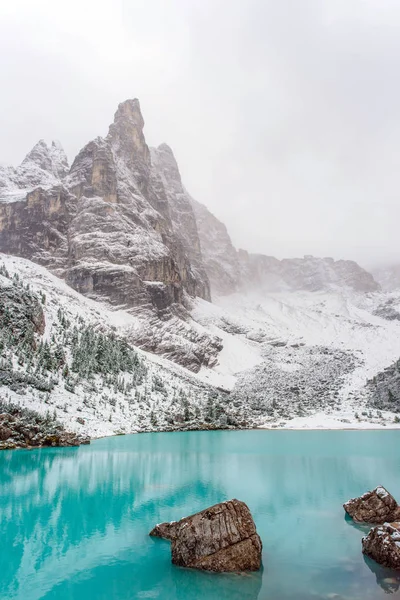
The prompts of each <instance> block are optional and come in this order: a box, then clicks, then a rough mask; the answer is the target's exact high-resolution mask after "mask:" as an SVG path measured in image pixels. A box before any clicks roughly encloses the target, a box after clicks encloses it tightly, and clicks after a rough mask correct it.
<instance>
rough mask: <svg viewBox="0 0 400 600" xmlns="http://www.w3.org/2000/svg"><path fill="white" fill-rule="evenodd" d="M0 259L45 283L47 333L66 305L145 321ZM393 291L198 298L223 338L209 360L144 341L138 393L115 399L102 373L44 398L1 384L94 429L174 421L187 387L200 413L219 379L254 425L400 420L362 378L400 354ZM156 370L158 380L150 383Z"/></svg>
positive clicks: (89, 318) (210, 328)
mask: <svg viewBox="0 0 400 600" xmlns="http://www.w3.org/2000/svg"><path fill="white" fill-rule="evenodd" d="M0 263H4V264H5V265H6V267H7V269H8V270H9V272H10V273H11V274H12V273H14V272H17V273H18V274H19V275H20V277H21V278H22V279H23V280H24V281H26V282H29V284H30V286H31V289H32V290H33V291H36V292H44V293H45V294H46V304H45V316H46V331H45V334H44V336H45V337H46V338H47V339H50V338H51V336H52V335H54V331H55V330H56V327H57V311H58V309H59V308H62V310H63V311H65V313H66V314H67V315H68V317H69V318H71V319H72V320H75V321H76V320H78V319H81V320H83V321H84V322H85V323H86V324H93V326H94V327H95V328H100V329H101V330H102V331H115V332H116V333H117V334H118V335H120V336H127V337H129V332H130V331H132V329H135V328H137V327H138V326H140V324H138V316H134V315H133V314H130V313H129V312H126V311H123V310H112V309H111V308H110V307H108V306H106V305H104V304H100V303H98V302H95V301H93V300H90V299H88V298H85V297H83V296H81V295H80V294H78V293H77V292H75V291H74V290H72V289H71V288H70V287H69V286H67V285H66V284H65V283H64V282H63V281H62V280H60V279H58V278H57V277H55V276H53V275H51V274H50V273H49V272H48V271H47V270H46V269H45V268H44V267H40V266H38V265H36V264H33V263H31V262H30V261H27V260H24V259H21V258H16V257H12V256H5V255H0ZM387 301H390V306H391V307H392V308H393V307H394V309H396V308H397V307H399V306H400V294H397V295H396V293H391V294H389V293H378V292H374V293H368V294H356V293H354V292H350V291H347V290H345V291H343V290H334V291H330V292H314V293H313V292H294V293H290V292H285V293H279V294H278V293H275V294H271V293H260V292H258V293H249V294H247V295H245V294H240V295H239V294H235V295H232V296H227V297H223V298H219V299H217V300H216V301H215V302H214V304H210V303H208V302H205V301H203V300H196V302H195V305H194V309H193V311H192V316H193V319H194V322H193V324H192V326H193V327H194V328H197V329H198V331H199V332H202V331H204V332H205V333H208V334H211V335H213V336H218V337H219V338H221V340H222V343H223V349H222V351H221V352H220V353H219V355H218V363H217V364H216V365H215V366H214V367H213V368H205V367H203V368H202V369H201V370H200V372H199V373H197V374H193V373H191V372H189V371H187V370H186V369H185V368H184V367H181V366H179V365H177V364H174V363H172V362H171V361H169V360H167V359H165V358H163V357H162V356H155V355H153V354H150V353H147V352H144V351H141V350H138V352H139V354H140V356H141V357H142V360H143V361H144V364H145V366H146V377H145V379H144V381H143V383H141V384H140V386H139V387H138V389H137V390H136V395H135V394H133V397H128V396H127V395H126V394H125V395H124V394H119V392H117V393H116V395H115V403H113V404H112V405H111V406H110V404H109V403H108V402H107V400H106V396H107V394H108V391H107V390H106V391H105V392H104V390H103V389H102V388H101V386H100V382H95V386H94V389H84V388H82V389H81V388H79V389H78V391H77V392H76V393H70V392H69V391H68V390H66V389H65V388H64V387H63V385H57V386H56V388H55V389H54V391H53V392H52V394H51V395H50V397H46V398H45V397H44V394H40V393H36V392H35V391H32V392H29V393H27V394H25V395H24V396H21V394H17V393H15V392H13V391H11V390H9V389H7V388H4V387H3V388H2V390H1V391H2V394H3V395H4V394H6V397H8V398H9V399H11V400H13V401H17V402H20V403H23V404H25V405H27V406H29V407H30V408H34V409H36V410H39V411H40V412H45V411H47V410H51V412H52V413H53V412H55V413H56V415H57V418H59V419H60V420H61V421H62V422H63V423H64V424H66V425H68V427H69V428H70V429H73V430H74V431H77V432H82V433H83V432H84V433H88V434H89V435H91V436H93V437H98V436H103V435H113V434H116V433H130V432H135V431H143V430H148V429H149V428H151V423H150V421H149V419H150V414H153V416H154V415H156V423H153V427H152V428H153V429H154V430H162V429H164V428H165V427H166V424H167V422H168V421H167V419H168V417H169V416H171V415H172V416H174V417H176V418H177V419H178V420H179V418H180V412H182V405H181V400H180V398H181V397H183V396H184V397H185V398H186V399H187V400H188V401H189V405H190V411H191V414H193V418H194V417H195V415H196V414H197V416H198V415H199V412H201V411H203V410H204V407H205V406H206V404H207V401H208V398H209V394H210V390H212V389H213V388H219V389H220V390H227V391H230V392H231V395H230V404H231V408H232V410H233V411H236V413H238V414H239V416H240V418H241V421H240V422H244V421H247V425H248V426H258V427H263V428H276V427H286V428H296V429H297V428H299V429H303V428H311V429H319V428H332V429H336V428H343V429H345V428H358V429H362V428H379V427H387V428H389V427H396V428H397V427H399V426H400V424H397V423H395V422H394V419H395V415H394V414H393V413H386V412H379V411H376V410H372V411H371V409H370V408H369V407H368V406H367V400H368V398H367V395H366V392H365V389H364V386H365V383H366V380H367V379H368V378H371V377H373V376H374V375H375V374H376V373H377V372H379V371H382V370H383V369H384V368H385V367H387V366H389V365H390V364H391V363H393V362H394V361H396V360H397V359H398V358H399V357H400V321H399V320H386V319H385V318H383V317H382V316H376V315H375V314H373V313H374V312H375V311H376V310H377V308H378V307H380V306H382V305H384V304H385V303H386V302H387ZM124 377H125V376H124ZM160 378H161V380H162V382H163V386H162V389H161V391H160V390H158V389H157V385H155V383H157V380H158V379H160ZM126 380H127V381H128V376H126ZM96 386H97V387H96ZM177 397H178V400H177V399H176V398H177ZM264 400H265V402H264ZM294 400H295V401H294ZM235 406H236V408H235ZM77 419H79V421H78V420H77ZM80 421H84V424H82V423H80Z"/></svg>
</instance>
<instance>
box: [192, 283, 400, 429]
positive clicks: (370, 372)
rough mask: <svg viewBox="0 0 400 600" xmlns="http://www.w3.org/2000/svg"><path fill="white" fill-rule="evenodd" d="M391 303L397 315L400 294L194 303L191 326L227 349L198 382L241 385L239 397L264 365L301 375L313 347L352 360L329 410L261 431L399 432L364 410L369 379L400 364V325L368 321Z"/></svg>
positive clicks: (339, 293) (383, 416) (265, 296)
mask: <svg viewBox="0 0 400 600" xmlns="http://www.w3.org/2000/svg"><path fill="white" fill-rule="evenodd" d="M388 300H389V301H390V305H391V306H394V307H398V306H399V305H400V294H399V293H397V294H396V293H391V294H388V293H381V292H374V293H368V294H357V293H355V292H350V291H348V290H345V291H343V290H335V291H330V292H295V293H275V294H271V293H260V292H258V293H249V294H247V295H242V294H235V295H232V296H227V297H222V298H219V299H217V300H216V301H215V303H214V304H213V305H210V304H208V303H205V302H204V301H201V300H198V301H197V305H196V309H195V310H194V311H193V316H194V318H196V319H197V320H198V321H199V322H200V323H202V324H203V325H204V326H206V327H208V328H210V329H211V330H212V332H213V333H214V334H216V335H219V336H221V337H222V338H223V341H224V350H223V351H222V352H221V353H220V356H219V359H220V360H219V365H218V366H217V367H216V368H215V369H214V371H213V373H212V374H210V373H208V372H206V371H205V372H203V373H200V375H202V376H203V377H204V379H205V380H208V381H212V382H213V384H214V385H221V386H223V387H227V388H229V389H231V390H234V389H235V384H236V386H238V385H240V387H241V391H243V390H245V389H246V381H248V386H249V387H250V386H251V387H252V388H253V387H254V385H256V382H255V381H254V376H253V375H254V373H257V371H258V372H259V371H260V370H261V367H260V365H263V363H264V364H265V361H266V360H268V361H269V364H270V365H271V364H273V369H274V370H281V371H282V372H287V373H289V372H290V371H295V370H297V369H298V368H302V365H301V363H302V362H303V363H304V360H303V361H302V360H301V359H300V360H299V356H300V357H301V355H303V356H304V355H305V353H306V352H308V351H309V349H310V348H311V347H315V346H318V347H325V348H327V349H331V350H332V351H334V352H336V351H340V352H341V353H342V352H343V353H345V354H346V353H349V354H350V355H353V356H354V358H355V359H356V363H358V365H356V366H355V368H354V369H352V370H351V372H350V373H348V374H346V375H345V376H344V377H343V381H341V382H340V387H339V389H338V390H337V393H336V394H335V398H336V401H335V405H334V406H331V407H329V406H328V407H324V409H323V410H321V411H318V410H315V412H313V414H308V415H306V416H299V415H296V414H291V415H290V419H285V418H277V417H276V415H275V416H274V417H273V418H266V419H265V420H264V422H263V423H260V426H261V427H276V426H279V427H288V428H317V429H319V428H332V429H336V428H354V427H355V428H368V427H373V428H375V427H376V428H379V427H395V428H397V427H399V424H397V423H395V422H394V415H393V414H392V413H387V412H377V411H374V410H373V411H371V410H370V409H369V408H368V407H366V406H365V405H366V401H367V398H366V397H365V391H364V386H365V383H366V381H367V379H369V378H371V377H373V376H374V375H375V374H376V373H378V372H379V371H382V370H383V369H385V368H386V367H387V366H389V365H390V364H391V363H393V362H394V361H396V360H397V359H398V358H399V357H400V321H398V320H386V319H384V318H382V317H380V316H376V315H374V314H373V313H374V311H375V310H376V309H377V307H379V306H381V305H382V304H385V303H386V302H387V301H388ZM293 348H295V351H293ZM271 354H272V357H273V358H272V359H271ZM299 363H300V367H299ZM270 369H271V367H270ZM313 375H314V374H313ZM288 377H289V376H288ZM283 378H284V376H283ZM269 391H270V392H271V390H269ZM234 393H235V392H234ZM251 393H252V390H249V394H250V395H251ZM265 393H267V392H265ZM272 393H276V401H277V403H279V402H281V401H282V397H280V396H279V389H276V390H272ZM363 413H364V414H363ZM355 415H357V416H355Z"/></svg>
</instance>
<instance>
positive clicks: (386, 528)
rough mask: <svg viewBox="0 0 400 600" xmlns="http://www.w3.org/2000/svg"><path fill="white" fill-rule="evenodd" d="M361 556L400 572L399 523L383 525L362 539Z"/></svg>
mask: <svg viewBox="0 0 400 600" xmlns="http://www.w3.org/2000/svg"><path fill="white" fill-rule="evenodd" d="M362 550H363V554H365V555H366V556H369V557H370V558H372V559H373V560H375V561H376V562H377V563H379V564H380V565H382V566H384V567H389V568H390V569H396V570H398V571H400V523H385V524H384V525H379V526H378V527H374V528H373V529H371V531H370V532H369V534H368V535H367V536H365V537H364V538H363V539H362Z"/></svg>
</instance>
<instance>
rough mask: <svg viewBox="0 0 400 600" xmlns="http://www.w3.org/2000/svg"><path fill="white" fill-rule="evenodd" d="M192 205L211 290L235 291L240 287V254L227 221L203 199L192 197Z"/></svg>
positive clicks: (220, 293)
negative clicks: (217, 214) (229, 231)
mask: <svg viewBox="0 0 400 600" xmlns="http://www.w3.org/2000/svg"><path fill="white" fill-rule="evenodd" d="M192 206H193V210H194V213H195V215H196V220H197V228H198V231H199V236H200V244H201V251H202V255H203V259H204V262H205V265H206V269H207V273H208V276H209V278H210V284H211V290H212V293H214V294H216V295H218V296H219V295H222V296H224V295H228V294H232V293H233V292H236V291H238V289H239V287H240V279H241V277H240V265H239V255H238V253H237V251H236V249H235V248H234V246H233V244H232V241H231V238H230V237H229V233H228V231H227V229H226V227H225V225H224V224H223V223H221V221H219V220H218V219H217V218H216V217H215V216H214V215H213V214H212V213H211V212H210V211H209V210H208V209H207V208H206V207H205V206H204V205H203V204H200V202H196V201H195V200H192Z"/></svg>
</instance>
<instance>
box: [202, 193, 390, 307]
mask: <svg viewBox="0 0 400 600" xmlns="http://www.w3.org/2000/svg"><path fill="white" fill-rule="evenodd" d="M192 205H193V208H194V211H195V214H196V218H197V226H198V231H199V235H200V243H201V249H202V254H203V259H204V261H205V264H206V268H207V272H208V275H209V278H210V283H211V291H212V293H213V294H215V295H217V296H224V295H227V294H232V293H234V292H237V291H243V290H248V289H251V288H257V289H262V290H263V291H269V292H279V291H297V290H307V291H319V290H323V289H332V288H334V287H342V288H343V287H345V288H349V289H353V290H355V291H359V292H370V291H376V290H378V289H379V285H378V284H377V282H376V281H375V280H374V278H373V276H372V275H371V274H370V273H368V272H367V271H365V270H364V269H362V268H361V267H360V266H359V265H358V264H357V263H355V262H354V261H350V260H338V261H335V260H333V258H316V257H314V256H304V257H303V258H293V259H283V260H278V259H277V258H274V257H273V256H266V255H264V254H250V253H248V252H246V251H245V250H238V251H237V250H236V249H235V248H234V246H233V244H232V241H231V238H230V237H229V234H228V232H227V230H226V227H225V225H224V224H223V223H221V222H220V221H219V220H218V219H217V218H216V217H215V216H214V215H213V214H212V213H211V212H210V211H209V210H208V209H207V208H206V207H205V206H203V205H202V204H200V203H199V202H196V201H194V200H192Z"/></svg>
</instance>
